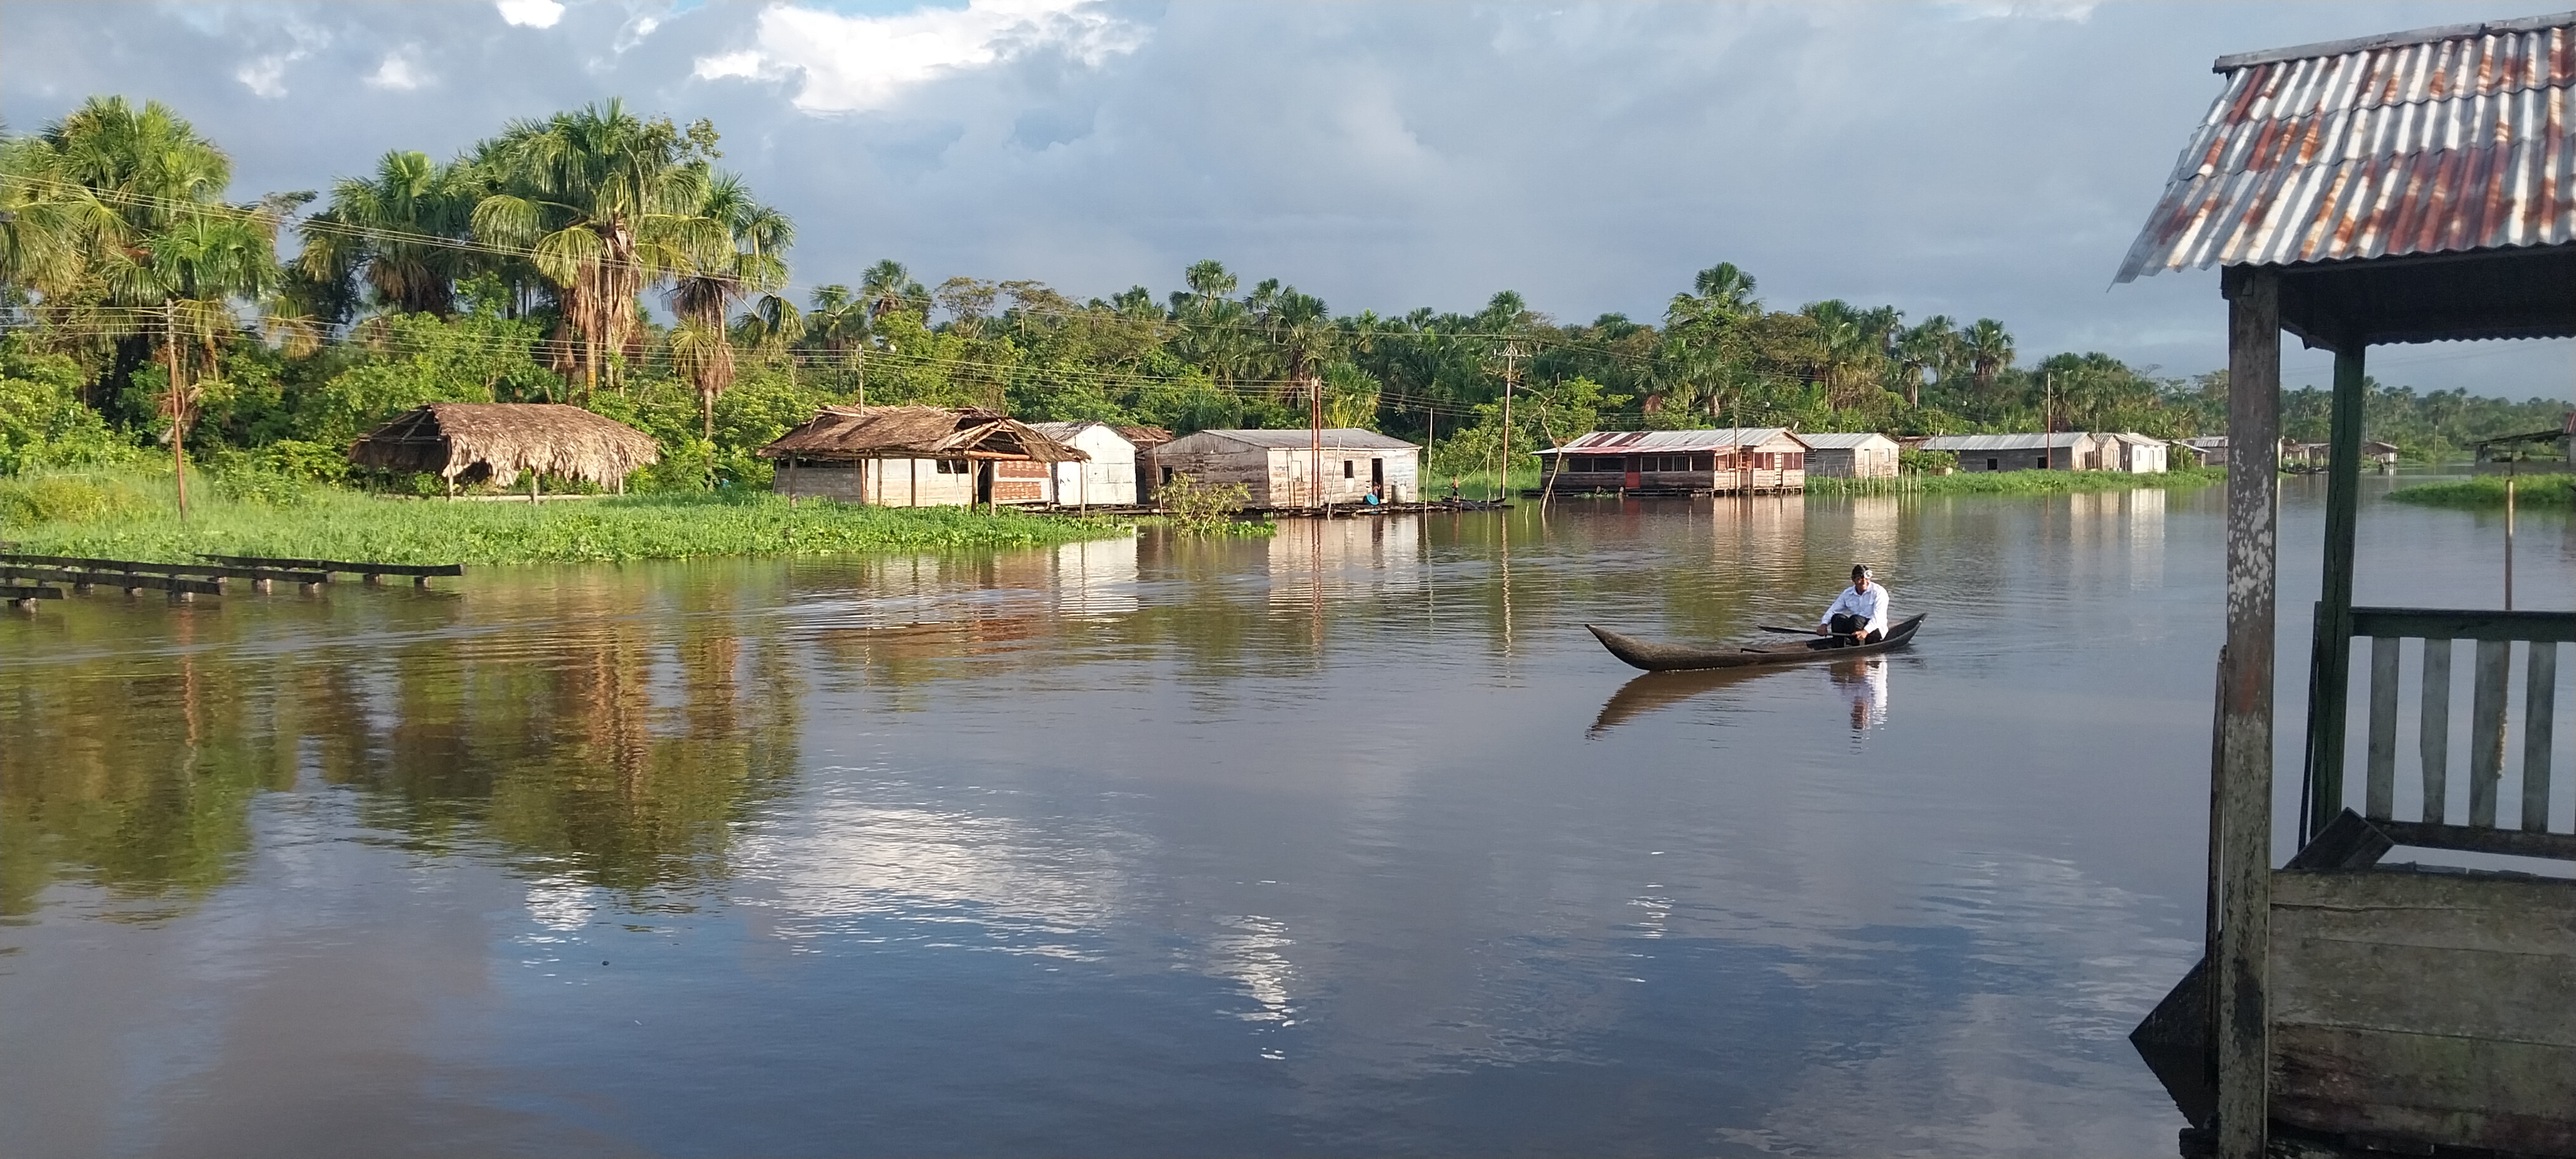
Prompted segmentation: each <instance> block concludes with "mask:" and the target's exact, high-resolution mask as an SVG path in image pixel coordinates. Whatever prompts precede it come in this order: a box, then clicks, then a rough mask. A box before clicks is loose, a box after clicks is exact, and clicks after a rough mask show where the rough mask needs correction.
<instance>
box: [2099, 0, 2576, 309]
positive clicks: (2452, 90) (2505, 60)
mask: <svg viewBox="0 0 2576 1159" xmlns="http://www.w3.org/2000/svg"><path fill="white" fill-rule="evenodd" d="M2534 25H2535V22H2534V21H2529V20H2522V21H2513V22H2510V24H2509V25H2506V26H2498V25H2489V26H2483V27H2481V26H2470V27H2467V28H2463V29H2441V30H2435V31H2436V32H2439V33H2448V34H2451V35H2448V36H2446V37H2444V38H2438V39H2424V40H2417V41H2414V42H2411V43H2388V44H2382V45H2380V46H2378V47H2365V48H2358V49H2354V50H2351V51H2343V52H2337V53H2335V54H2333V55H2323V56H2311V57H2304V58H2281V57H2278V56H2267V55H2265V54H2256V55H2254V56H2251V57H2245V58H2234V57H2231V58H2228V59H2225V60H2222V61H2220V62H2219V63H2220V66H2221V69H2222V75H2224V77H2225V78H2226V79H2225V81H2224V83H2223V84H2222V85H2221V87H2220V90H2219V94H2218V98H2217V100H2215V101H2213V102H2211V104H2210V109H2209V114H2208V116H2206V117H2204V118H2202V121H2201V123H2200V125H2199V126H2198V127H2197V128H2196V129H2195V130H2194V131H2193V133H2192V136H2191V139H2190V142H2189V143H2188V144H2186V145H2185V146H2184V148H2183V150H2182V154H2181V156H2180V157H2179V159H2178V160H2177V161H2176V163H2175V166H2174V171H2173V174H2172V176H2171V178H2170V179H2169V180H2168V182H2167V184H2166V186H2165V192H2164V196H2163V198H2162V199H2161V200H2159V201H2158V202H2157V204H2156V207H2155V210H2154V211H2153V212H2152V213H2150V214H2149V215H2148V217H2147V223H2146V227H2145V228H2144V229H2143V230H2142V231H2141V232H2140V233H2139V235H2138V238H2137V241H2136V242H2134V243H2133V244H2132V245H2131V246H2130V247H2129V253H2128V256H2127V257H2126V258H2125V259H2124V260H2123V261H2122V262H2121V264H2120V272H2119V275H2118V278H2117V279H2116V280H2118V281H2122V282H2126V281H2130V280H2132V279H2134V278H2136V277H2138V276H2140V275H2142V274H2151V273H2155V272H2157V271H2159V270H2179V269H2188V268H2194V267H2205V266H2209V265H2212V264H2217V265H2228V266H2234V265H2287V264H2291V263H2296V262H2318V261H2333V260H2337V259H2342V258H2367V257H2382V256H2394V255H2407V254H2434V253H2456V252H2460V251H2465V250H2479V249H2494V248H2503V247H2516V246H2544V245H2563V244H2566V243H2568V242H2569V241H2570V240H2576V173H2571V166H2576V143H2571V142H2570V140H2569V134H2570V131H2571V129H2576V126H2571V125H2570V123H2569V118H2568V92H2569V89H2570V87H2571V86H2576V27H2571V25H2576V13H2569V14H2566V15H2563V16H2559V17H2555V18H2552V19H2551V22H2550V23H2549V24H2548V25H2547V26H2545V27H2544V26H2534ZM2379 39H2381V40H2389V39H2403V37H2402V36H2401V37H2398V38H2379ZM2325 47H2328V48H2333V47H2336V46H2325ZM2293 51H2295V50H2293Z"/></svg>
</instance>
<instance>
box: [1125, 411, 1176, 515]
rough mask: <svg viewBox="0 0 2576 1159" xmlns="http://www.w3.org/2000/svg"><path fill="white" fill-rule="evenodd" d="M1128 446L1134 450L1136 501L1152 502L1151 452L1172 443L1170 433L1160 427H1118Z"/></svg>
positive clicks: (1152, 467)
mask: <svg viewBox="0 0 2576 1159" xmlns="http://www.w3.org/2000/svg"><path fill="white" fill-rule="evenodd" d="M1118 433H1119V434H1122V435H1125V436H1127V442H1128V443H1129V445H1131V446H1134V447H1135V448H1136V501H1137V502H1139V503H1151V502H1153V501H1154V464H1153V450H1154V448H1156V447H1159V446H1162V445H1163V444H1165V443H1168V442H1171V441H1172V432H1170V431H1167V430H1164V429H1163V428H1161V427H1119V428H1118Z"/></svg>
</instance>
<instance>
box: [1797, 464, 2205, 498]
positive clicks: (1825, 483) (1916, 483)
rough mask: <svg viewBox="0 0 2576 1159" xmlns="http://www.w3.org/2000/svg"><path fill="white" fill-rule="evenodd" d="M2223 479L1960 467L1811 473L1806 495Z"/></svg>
mask: <svg viewBox="0 0 2576 1159" xmlns="http://www.w3.org/2000/svg"><path fill="white" fill-rule="evenodd" d="M2226 481H2227V470H2226V468H2223V467H2178V468H2176V469H2174V470H2171V471H2165V472H2161V473H2158V474H2151V475H2132V474H2129V473H2127V472H2124V471H1975V472H1967V471H1963V472H1960V473H1958V474H1955V475H1906V476H1902V477H1899V478H1895V479H1826V478H1819V477H1817V476H1814V475H1809V476H1807V494H1810V495H1829V496H1842V495H2064V494H2070V493H2073V492H2077V491H2134V490H2137V489H2139V488H2141V487H2168V488H2170V487H2206V486H2209V485H2210V484H2213V483H2224V482H2226Z"/></svg>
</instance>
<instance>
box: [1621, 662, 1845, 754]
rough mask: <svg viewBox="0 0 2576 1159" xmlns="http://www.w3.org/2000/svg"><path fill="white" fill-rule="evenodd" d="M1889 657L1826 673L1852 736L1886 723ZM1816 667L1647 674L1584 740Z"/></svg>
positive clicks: (1811, 672)
mask: <svg viewBox="0 0 2576 1159" xmlns="http://www.w3.org/2000/svg"><path fill="white" fill-rule="evenodd" d="M1888 661H1889V657H1887V656H1868V657H1862V658H1859V659H1854V660H1847V661H1844V662H1842V663H1840V664H1835V665H1831V666H1829V667H1828V668H1826V669H1825V678H1826V680H1827V681H1828V682H1829V683H1830V684H1831V686H1832V687H1833V689H1834V691H1835V692H1837V693H1839V694H1840V695H1841V696H1842V699H1843V703H1844V704H1845V705H1846V706H1848V707H1849V708H1850V710H1851V727H1852V732H1854V733H1856V734H1857V733H1863V732H1867V731H1869V730H1870V729H1872V728H1875V727H1877V726H1879V725H1882V724H1885V723H1887V668H1888ZM1815 671H1816V670H1815V668H1814V667H1813V666H1809V667H1805V668H1792V667H1771V668H1714V669H1705V670H1701V671H1694V672H1648V673H1645V674H1643V675H1641V676H1638V677H1637V678H1636V679H1633V680H1630V681H1629V682H1627V683H1626V684H1622V685H1620V686H1619V691H1617V692H1614V693H1611V694H1610V699H1609V701H1608V702H1606V703H1604V704H1603V705H1602V706H1601V712H1600V715H1598V716H1595V717H1593V718H1592V727H1591V728H1590V729H1587V730H1585V733H1584V735H1586V736H1592V737H1597V736H1600V735H1601V734H1603V733H1605V732H1608V731H1610V730H1611V729H1612V728H1615V727H1617V726H1619V725H1622V724H1626V723H1628V722H1629V721H1631V720H1635V719H1636V718H1638V717H1640V716H1644V715H1646V714H1647V713H1650V712H1653V711H1655V710H1657V709H1661V708H1669V707H1671V706H1673V705H1676V704H1679V703H1681V702H1683V701H1685V700H1689V699H1691V698H1693V697H1696V696H1699V695H1702V694H1704V693H1710V692H1715V691H1718V690H1719V689H1724V688H1734V687H1736V686H1738V685H1742V684H1747V683H1750V682H1752V681H1755V680H1762V679H1766V678H1769V677H1782V678H1794V677H1796V676H1800V675H1803V676H1805V677H1806V678H1807V679H1814V676H1815Z"/></svg>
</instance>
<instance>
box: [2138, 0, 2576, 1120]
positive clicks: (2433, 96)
mask: <svg viewBox="0 0 2576 1159" xmlns="http://www.w3.org/2000/svg"><path fill="white" fill-rule="evenodd" d="M2571 62H2576V13H2558V14H2554V15H2548V16H2535V17H2526V18H2521V19H2515V20H2506V21H2498V22H2492V23H2486V24H2458V25H2450V26H2447V27H2441V28H2428V29H2422V30H2419V31H2415V32H2401V33H2392V34H2387V35H2380V36H2372V37H2367V38H2363V39H2359V40H2348V41H2337V42H2332V43H2326V44H2313V45H2306V46H2302V47H2297V48H2287V49H2280V50H2275V51H2268V52H2253V53H2245V54H2242V55H2237V56H2227V57H2221V58H2219V60H2218V62H2217V64H2216V65H2215V66H2214V67H2215V71H2216V72H2217V73H2218V74H2219V78H2220V82H2219V92H2218V95H2217V99H2216V100H2215V102H2214V103H2213V104H2212V106H2211V108H2210V111H2209V112H2208V114H2207V115H2205V116H2204V117H2203V118H2201V120H2200V121H2199V122H2197V123H2196V124H2194V125H2192V126H2191V127H2190V128H2189V130H2188V137H2187V140H2186V143H2185V145H2184V147H2183V150H2182V154H2181V158H2180V160H2179V161H2178V162H2177V164H2176V165H2175V167H2174V169H2173V173H2172V175H2171V177H2170V178H2169V179H2168V181H2167V184H2166V187H2165V190H2164V193H2163V196H2162V197H2161V198H2160V199H2159V200H2158V202H2157V204H2156V206H2155V208H2154V209H2152V210H2150V211H2149V213H2148V217H2147V221H2146V225H2145V228H2144V229H2142V230H2141V231H2140V232H2139V234H2138V237H2137V239H2136V241H2135V242H2134V243H2132V245H2131V246H2130V249H2129V253H2128V256H2127V257H2126V258H2125V259H2124V260H2123V261H2122V263H2121V267H2120V269H2119V272H2118V273H2117V275H2116V276H2115V277H2114V282H2115V284H2116V283H2123V282H2128V281H2131V280H2133V279H2135V278H2137V277H2139V276H2141V275H2146V274H2154V273H2158V272H2162V271H2166V270H2186V269H2194V268H2206V267H2209V266H2213V265H2214V266H2217V267H2218V268H2219V280H2218V288H2219V292H2220V294H2221V295H2222V297H2223V298H2224V299H2225V301H2226V304H2227V335H2228V359H2227V389H2228V392H2229V396H2230V397H2229V399H2228V430H2227V438H2228V446H2229V447H2230V448H2232V455H2231V461H2230V462H2229V464H2228V465H2229V467H2230V468H2231V470H2230V471H2229V472H2228V478H2227V496H2226V510H2227V539H2226V569H2227V576H2226V585H2225V593H2226V594H2225V621H2224V623H2225V634H2224V645H2223V647H2222V648H2221V649H2220V650H2219V653H2218V657H2217V681H2216V683H2217V687H2218V694H2217V704H2216V706H2215V717H2216V719H2215V721H2214V722H2213V724H2214V727H2213V729H2212V733H2213V736H2212V750H2213V754H2212V760H2211V767H2210V784H2209V787H2208V789H2207V790H2206V796H2205V797H2204V796H2203V793H2202V792H2199V791H2195V792H2193V793H2192V794H2191V796H2192V798H2193V799H2194V800H2195V801H2198V800H2206V801H2207V802H2208V803H2209V829H2208V833H2207V838H2206V841H2205V843H2204V842H2203V841H2198V840H2195V841H2189V842H2183V843H2177V845H2176V846H2175V847H2174V848H2173V849H2172V851H2171V856H2172V857H2173V859H2174V863H2175V864H2177V865H2193V866H2199V865H2203V864H2205V865H2206V866H2207V867H2208V873H2209V880H2208V897H2209V899H2210V906H2209V910H2208V913H2207V925H2206V927H2205V930H2204V934H2203V937H2204V939H2205V940H2204V944H2205V946H2206V954H2205V957H2204V958H2203V959H2202V961H2201V963H2200V965H2198V966H2196V967H2194V968H2193V969H2192V970H2191V971H2190V972H2189V973H2188V974H2186V975H2185V976H2184V978H2183V980H2182V981H2181V982H2180V983H2179V984H2178V985H2177V986H2176V987H2175V988H2174V991H2173V993H2171V994H2170V995H2168V996H2167V997H2166V998H2165V1000H2164V1002H2163V1003H2162V1004H2161V1005H2159V1006H2158V1007H2157V1008H2156V1010H2155V1011H2154V1012H2153V1013H2152V1014H2150V1015H2149V1016H2148V1017H2147V1019H2146V1021H2145V1022H2143V1023H2141V1024H2140V1025H2139V1027H2138V1029H2137V1031H2136V1032H2135V1033H2134V1034H2132V1035H2131V1040H2132V1041H2133V1042H2135V1043H2136V1044H2137V1046H2138V1050H2139V1053H2140V1054H2141V1055H2143V1056H2145V1058H2146V1059H2147V1061H2148V1063H2149V1065H2150V1067H2151V1068H2152V1069H2153V1070H2154V1071H2155V1073H2156V1075H2157V1077H2158V1078H2159V1079H2161V1080H2163V1081H2164V1083H2165V1086H2166V1089H2167V1090H2168V1091H2169V1092H2171V1093H2172V1094H2173V1096H2174V1099H2175V1102H2176V1104H2177V1105H2178V1106H2179V1107H2180V1108H2181V1109H2182V1111H2183V1113H2184V1114H2185V1115H2186V1116H2187V1117H2188V1118H2189V1119H2190V1120H2191V1123H2192V1127H2193V1130H2192V1131H2191V1132H2187V1133H2186V1135H2185V1137H2184V1141H2183V1142H2184V1148H2183V1149H2184V1151H2185V1152H2186V1153H2192V1152H2195V1151H2199V1152H2204V1153H2214V1154H2216V1155H2218V1156H2220V1157H2222V1159H2257V1157H2259V1156H2265V1155H2267V1154H2270V1155H2278V1154H2323V1155H2334V1154H2361V1153H2365V1152H2366V1153H2369V1154H2390V1153H2410V1154H2417V1155H2445V1154H2455V1155H2520V1156H2534V1155H2548V1156H2561V1157H2565V1156H2576V1001H2571V1000H2570V999H2571V998H2576V877H2571V876H2570V874H2569V873H2568V872H2567V870H2568V863H2569V862H2571V861H2576V832H2571V827H2570V826H2569V824H2568V823H2567V820H2566V818H2567V816H2568V814H2567V813H2566V811H2565V810H2563V809H2561V808H2557V807H2554V803H2555V802H2559V801H2564V800H2566V799H2567V797H2568V796H2569V795H2570V793H2571V788H2576V786H2571V784H2570V782H2571V781H2576V777H2571V776H2570V774H2569V769H2568V766H2567V762H2566V761H2565V760H2564V759H2563V758H2561V757H2560V756H2559V753H2558V746H2557V745H2556V744H2555V743H2554V725H2553V724H2552V721H2553V720H2554V719H2555V716H2556V701H2557V698H2558V696H2559V684H2560V681H2559V679H2558V673H2559V670H2560V663H2561V653H2562V652H2563V651H2564V649H2563V648H2562V645H2563V644H2565V643H2567V642H2569V641H2571V640H2576V613H2569V612H2559V611H2530V610H2519V611H2517V610H2510V609H2500V608H2492V607H2486V608H2479V607H2449V608H2400V607H2377V608H2373V607H2357V606H2355V605H2354V603H2353V580H2354V573H2355V570H2356V569H2355V566H2354V561H2355V545H2356V542H2357V534H2358V527H2359V523H2360V520H2361V518H2362V515H2363V512H2362V509H2361V503H2360V493H2361V481H2360V475H2361V468H2362V463H2363V461H2364V455H2363V451H2362V446H2363V443H2362V423H2363V419H2364V414H2365V404H2366V403H2367V401H2368V398H2369V389H2368V385H2367V378H2366V373H2367V370H2366V361H2365V360H2366V357H2367V355H2368V352H2369V350H2370V349H2371V348H2372V347H2374V346H2386V345H2390V344H2407V343H2426V342H2456V341H2481V340H2495V339H2523V338H2567V337H2576V292H2571V287H2576V182H2569V181H2564V180H2559V179H2558V178H2557V177H2556V176H2555V174H2556V171H2557V170H2556V168H2555V166H2556V165H2557V164H2559V163H2560V162H2562V161H2563V159H2565V158H2567V157H2569V156H2571V155H2576V122H2571V121H2569V120H2568V119H2567V118H2565V117H2562V116H2560V115H2559V114H2558V110H2560V109H2561V108H2563V107H2564V106H2566V105H2567V104H2568V102H2569V100H2570V99H2571V96H2576V92H2571V90H2576V67H2571ZM2285 332H2286V333H2288V334H2292V335H2296V336H2297V337H2298V338H2299V339H2300V341H2302V342H2303V343H2305V344H2306V345H2307V346H2309V347H2311V348H2316V349H2323V350H2327V351H2330V352H2332V354H2333V356H2334V387H2333V395H2332V401H2331V404H2330V409H2329V420H2328V434H2327V439H2326V442H2327V452H2326V469H2325V476H2326V496H2325V514H2324V519H2323V521H2322V523H2323V536H2322V538H2323V541H2324V542H2323V544H2322V551H2321V552H2320V555H2319V556H2318V557H2312V558H2318V559H2319V560H2320V564H2321V566H2320V567H2319V571H2320V573H2321V574H2320V575H2319V582H2318V586H2317V587H2316V588H2315V589H2313V590H2314V591H2315V592H2316V599H2315V602H2314V603H2313V604H2310V603H2308V602H2307V598H2306V596H2305V594H2304V591H2303V593H2302V595H2301V597H2300V599H2299V601H2298V602H2296V603H2293V604H2289V605H2287V606H2284V605H2283V604H2282V603H2281V602H2280V598H2279V565H2280V562H2281V561H2280V556H2279V540H2280V534H2281V531H2282V527H2281V518H2280V503H2279V488H2280V475H2279V471H2278V470H2277V468H2278V466H2279V464H2280V454H2281V447H2280V435H2281V412H2280V398H2281V395H2280V387H2281V344H2282V335H2283V334H2284V333H2285ZM2508 558H2509V557H2508ZM2303 587H2304V585H2303ZM2507 590H2510V589H2507ZM2455 598H2462V599H2465V598H2467V597H2466V594H2465V593H2462V594H2461V595H2460V596H2457V597H2455ZM2509 599H2510V597H2508V602H2509ZM2311 608H2313V609H2314V611H2313V618H2312V619H2311V620H2310V625H2309V626H2310V639H2309V641H2308V646H2307V648H2306V649H2304V651H2305V653H2306V655H2307V656H2308V658H2309V660H2308V663H2309V668H2308V672H2307V673H2306V676H2307V679H2306V680H2305V681H2304V683H2305V684H2306V686H2307V695H2306V705H2305V711H2304V713H2302V714H2300V715H2297V716H2292V717H2291V718H2290V723H2291V726H2292V727H2297V728H2300V729H2301V731H2302V732H2304V734H2305V735H2304V744H2292V745H2289V746H2287V751H2289V752H2295V753H2299V754H2300V759H2299V760H2298V761H2297V762H2295V763H2288V762H2276V757H2275V754H2276V752H2279V751H2281V748H2280V747H2279V746H2276V744H2275V737H2274V727H2275V704H2274V690H2275V689H2276V688H2278V687H2282V686H2283V685H2284V684H2287V686H2289V687H2293V688H2295V687H2297V686H2298V685H2299V684H2300V683H2301V682H2300V681H2297V680H2291V681H2287V682H2284V681H2282V680H2280V679H2279V673H2278V671H2277V662H2278V658H2277V650H2278V647H2279V644H2280V641H2281V639H2282V637H2283V635H2284V634H2285V633H2284V632H2283V631H2282V628H2283V627H2284V626H2283V625H2281V624H2280V623H2279V618H2280V617H2281V616H2282V615H2283V614H2284V613H2287V614H2289V615H2292V616H2301V617H2303V618H2304V617H2305V616H2306V615H2307V614H2308V613H2309V610H2310V609H2311ZM2455 665H2458V666H2462V667H2465V668H2466V669H2467V670H2466V671H2458V669H2457V668H2455ZM2356 667H2359V668H2361V669H2362V671H2361V672H2360V673H2356V672H2355V668H2356ZM2455 672H2457V673H2458V676H2459V677H2460V679H2457V680H2456V681H2455V679H2454V673H2455ZM2401 684H2402V685H2403V686H2404V690H2403V692H2402V693H2401ZM2401 738H2402V739H2401ZM2455 741H2465V742H2466V743H2465V744H2459V745H2455V744H2454V742H2455ZM2463 758H2465V759H2463ZM2277 764H2289V767H2287V768H2281V767H2276V765H2277ZM2291 777H2296V778H2297V782H2296V783H2295V784H2293V783H2291V781H2290V778H2291ZM2275 801H2282V802H2291V801H2295V802H2299V803H2300V805H2301V807H2300V809H2299V812H2298V815H2297V816H2296V817H2295V818H2293V819H2292V820H2293V821H2294V824H2293V825H2292V826H2290V827H2289V828H2291V830H2292V835H2293V844H2292V845H2291V846H2290V848H2291V849H2293V850H2295V852H2292V853H2291V854H2290V855H2289V856H2288V857H2287V859H2286V860H2284V859H2283V858H2282V857H2281V856H2279V853H2280V849H2279V848H2277V847H2276V844H2275V826H2274V823H2273V806H2274V802H2275ZM2400 847H2404V848H2405V849H2406V850H2407V853H2406V857H2407V858H2408V859H2409V863H2406V864H2384V863H2383V858H2384V857H2385V856H2386V855H2388V854H2389V853H2391V852H2392V851H2394V850H2396V849H2398V848H2400ZM2204 858H2205V859H2206V860H2205V861H2204ZM2444 858H2448V859H2450V860H2451V861H2452V863H2453V864H2452V865H2450V866H2439V865H2436V866H2423V865H2420V864H2415V863H2413V862H2414V861H2415V860H2416V859H2432V860H2435V861H2440V860H2442V859H2444ZM2517 866H2519V867H2521V868H2526V869H2529V870H2533V872H2528V873H2523V872H2509V871H2508V870H2509V869H2510V868H2512V867H2517Z"/></svg>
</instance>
